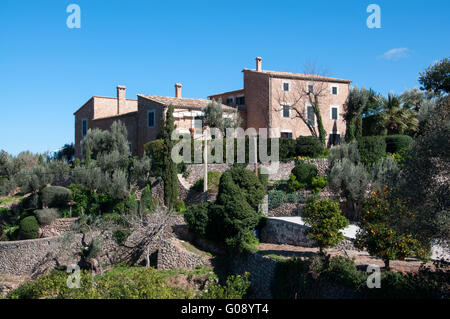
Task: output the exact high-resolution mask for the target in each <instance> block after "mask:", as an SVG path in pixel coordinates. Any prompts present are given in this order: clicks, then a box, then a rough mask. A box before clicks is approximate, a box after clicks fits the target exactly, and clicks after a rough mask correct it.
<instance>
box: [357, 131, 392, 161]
mask: <svg viewBox="0 0 450 319" xmlns="http://www.w3.org/2000/svg"><path fill="white" fill-rule="evenodd" d="M358 150H359V154H360V156H361V162H362V163H363V164H364V165H369V164H373V163H376V162H377V161H379V160H380V159H381V158H383V157H384V156H385V155H386V141H385V140H384V136H363V137H360V138H358Z"/></svg>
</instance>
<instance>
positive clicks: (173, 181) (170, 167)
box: [161, 105, 178, 209]
mask: <svg viewBox="0 0 450 319" xmlns="http://www.w3.org/2000/svg"><path fill="white" fill-rule="evenodd" d="M173 130H175V119H174V117H173V106H172V105H170V106H169V109H168V110H167V113H166V119H165V121H164V123H163V128H162V131H161V136H162V139H163V140H164V147H163V173H162V178H163V181H164V204H165V205H166V206H167V207H169V209H173V208H174V207H175V203H176V201H177V197H178V178H177V165H176V164H175V163H174V162H173V160H172V156H171V153H172V147H173V146H174V141H172V139H171V135H172V131H173Z"/></svg>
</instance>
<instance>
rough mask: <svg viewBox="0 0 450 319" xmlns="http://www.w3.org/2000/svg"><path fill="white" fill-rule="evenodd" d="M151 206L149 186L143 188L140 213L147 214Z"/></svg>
mask: <svg viewBox="0 0 450 319" xmlns="http://www.w3.org/2000/svg"><path fill="white" fill-rule="evenodd" d="M151 206H152V190H151V188H150V185H147V186H145V188H144V190H143V191H142V195H141V207H142V212H143V213H147V212H148V211H150V210H152V209H153V207H151Z"/></svg>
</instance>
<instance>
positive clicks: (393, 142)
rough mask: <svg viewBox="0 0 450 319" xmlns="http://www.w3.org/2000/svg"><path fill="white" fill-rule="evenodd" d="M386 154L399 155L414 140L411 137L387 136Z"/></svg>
mask: <svg viewBox="0 0 450 319" xmlns="http://www.w3.org/2000/svg"><path fill="white" fill-rule="evenodd" d="M385 141H386V152H388V153H392V154H394V153H398V152H400V151H402V150H405V149H407V148H408V147H409V146H410V145H411V143H412V142H413V138H412V137H411V136H409V135H401V134H397V135H386V137H385Z"/></svg>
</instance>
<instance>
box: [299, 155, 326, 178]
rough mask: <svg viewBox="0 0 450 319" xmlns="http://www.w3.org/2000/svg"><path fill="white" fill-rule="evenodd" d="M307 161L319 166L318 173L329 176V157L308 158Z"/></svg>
mask: <svg viewBox="0 0 450 319" xmlns="http://www.w3.org/2000/svg"><path fill="white" fill-rule="evenodd" d="M305 162H306V163H309V164H313V165H315V166H316V167H317V175H319V176H327V171H328V169H329V168H330V162H329V161H328V158H314V159H310V160H306V161H305Z"/></svg>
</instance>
